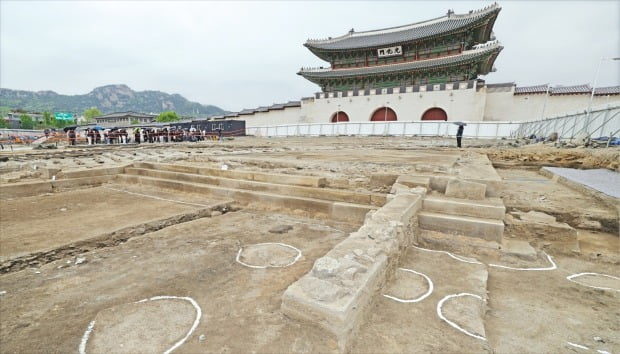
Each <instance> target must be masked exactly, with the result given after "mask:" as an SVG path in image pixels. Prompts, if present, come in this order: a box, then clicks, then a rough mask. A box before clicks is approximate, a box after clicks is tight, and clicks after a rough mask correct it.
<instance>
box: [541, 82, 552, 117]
mask: <svg viewBox="0 0 620 354" xmlns="http://www.w3.org/2000/svg"><path fill="white" fill-rule="evenodd" d="M550 88H551V85H550V84H547V92H546V93H545V102H543V108H542V112H540V119H541V120H542V119H544V118H545V108H547V99H548V98H549V89H550Z"/></svg>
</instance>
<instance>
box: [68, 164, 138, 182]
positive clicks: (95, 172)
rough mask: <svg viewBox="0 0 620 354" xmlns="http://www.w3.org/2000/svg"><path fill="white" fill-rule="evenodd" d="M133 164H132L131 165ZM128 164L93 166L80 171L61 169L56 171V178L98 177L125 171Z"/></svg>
mask: <svg viewBox="0 0 620 354" xmlns="http://www.w3.org/2000/svg"><path fill="white" fill-rule="evenodd" d="M129 166H131V165H129ZM125 167H127V166H120V167H105V168H92V169H88V170H78V171H59V172H57V173H56V179H68V178H84V177H98V176H105V175H116V174H120V173H123V171H124V170H125Z"/></svg>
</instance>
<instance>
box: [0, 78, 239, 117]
mask: <svg viewBox="0 0 620 354" xmlns="http://www.w3.org/2000/svg"><path fill="white" fill-rule="evenodd" d="M0 106H6V107H8V108H10V109H22V110H25V111H34V112H43V111H50V112H73V113H77V114H81V113H82V112H84V111H85V110H86V109H89V108H92V107H97V108H98V109H99V110H100V111H101V112H102V113H103V114H108V113H113V112H127V111H136V112H142V113H155V114H156V113H160V112H164V111H175V112H177V114H179V115H192V116H201V117H202V116H213V115H219V114H226V113H228V112H227V111H225V110H223V109H222V108H220V107H217V106H214V105H203V104H201V103H198V102H192V101H189V100H187V99H186V98H185V97H183V96H182V95H180V94H178V93H173V94H169V93H166V92H163V91H156V90H145V91H134V90H132V89H131V88H130V87H129V86H127V85H125V84H110V85H104V86H99V87H95V88H94V89H93V90H92V91H90V92H89V93H87V94H82V95H63V94H59V93H57V92H55V91H51V90H42V91H26V90H12V89H8V88H0Z"/></svg>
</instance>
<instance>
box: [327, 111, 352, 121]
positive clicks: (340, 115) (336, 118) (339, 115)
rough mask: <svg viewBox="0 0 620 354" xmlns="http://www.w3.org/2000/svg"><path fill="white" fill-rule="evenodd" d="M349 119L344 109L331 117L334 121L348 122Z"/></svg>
mask: <svg viewBox="0 0 620 354" xmlns="http://www.w3.org/2000/svg"><path fill="white" fill-rule="evenodd" d="M348 121H349V115H348V114H346V113H344V112H343V111H338V112H336V113H334V114H332V119H331V122H332V123H338V122H348Z"/></svg>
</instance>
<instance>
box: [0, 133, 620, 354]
mask: <svg viewBox="0 0 620 354" xmlns="http://www.w3.org/2000/svg"><path fill="white" fill-rule="evenodd" d="M468 143H469V144H468V145H469V146H470V147H468V148H467V149H466V150H458V149H455V148H452V147H450V145H452V144H453V142H452V141H450V140H442V139H419V138H394V137H390V138H383V137H372V138H356V137H338V138H317V139H312V138H292V139H255V138H243V139H235V140H230V141H225V142H224V143H223V144H214V143H199V144H179V145H176V146H163V145H152V146H149V145H145V146H139V147H134V146H128V147H95V148H85V147H78V148H71V149H58V150H50V151H19V152H13V153H10V152H3V153H1V154H0V157H6V158H7V161H4V162H0V184H2V185H10V184H11V183H15V182H25V181H38V180H43V179H44V177H43V174H42V173H41V170H42V169H45V168H59V169H62V170H65V171H70V170H78V169H89V168H96V167H101V166H107V167H109V166H121V165H125V164H128V163H131V162H133V161H140V162H165V163H177V162H179V163H183V164H194V165H199V166H209V167H221V166H222V165H223V164H226V165H227V167H228V168H230V169H243V170H255V171H263V172H272V173H284V174H298V175H309V176H322V177H325V178H326V179H327V182H328V185H329V186H330V187H331V188H343V189H351V190H363V191H379V192H383V193H386V192H387V191H388V190H386V189H385V188H379V187H377V186H376V185H373V183H372V176H373V174H396V175H400V174H408V173H414V172H416V171H418V172H419V171H428V170H432V171H434V172H435V173H439V174H448V173H450V169H449V168H446V166H451V165H454V164H455V163H456V162H457V161H459V159H461V158H462V156H463V154H465V153H482V154H487V156H488V157H489V159H490V160H491V161H492V162H493V164H494V165H495V166H496V168H497V169H496V171H497V173H498V175H499V177H500V178H501V179H502V188H501V192H500V196H501V198H502V200H503V201H504V203H505V206H506V210H507V212H508V213H510V212H515V211H521V212H527V211H538V212H544V213H546V214H549V215H552V216H554V217H556V218H557V219H558V221H560V222H565V223H567V224H569V225H570V226H572V227H573V228H575V229H576V230H577V232H578V242H579V246H580V250H581V252H580V253H578V254H571V253H558V252H556V253H554V252H553V247H551V248H549V247H546V246H545V244H544V242H536V240H531V235H520V234H509V233H508V234H506V235H505V237H509V238H514V239H520V240H528V241H530V243H531V244H532V245H533V246H535V247H536V248H537V251H538V257H537V259H535V260H531V259H519V260H516V261H515V262H516V266H518V267H523V268H532V267H547V266H548V261H547V259H546V258H545V255H544V253H543V251H545V250H546V251H547V252H548V254H549V255H550V256H551V257H552V259H553V261H555V263H556V264H557V269H553V270H541V271H521V270H510V269H503V268H498V267H493V266H490V265H489V264H507V263H502V261H503V260H502V259H497V258H493V257H491V256H489V255H488V254H483V253H480V254H477V253H475V252H474V253H468V254H461V255H462V256H466V257H472V258H475V259H477V260H478V261H479V262H480V264H469V263H463V262H460V261H458V260H455V259H454V258H451V257H448V256H447V255H446V254H443V253H432V252H426V251H422V250H419V249H415V248H409V249H408V250H407V251H406V252H405V253H404V254H403V255H402V257H401V259H400V263H399V267H403V268H408V269H412V270H416V271H418V272H421V273H424V274H425V275H427V276H428V277H429V278H431V279H433V282H434V291H433V292H432V293H431V294H430V295H429V296H428V297H427V298H425V299H424V300H422V301H420V302H417V303H399V302H396V301H394V300H391V299H389V298H387V297H384V296H381V295H382V294H377V296H376V297H375V300H374V302H373V304H372V309H371V311H370V314H369V316H368V318H367V319H366V322H365V324H364V325H363V326H362V328H361V329H360V331H359V333H358V335H357V336H356V338H355V339H354V341H353V343H352V346H351V351H352V352H363V353H379V352H380V353H388V352H389V353H409V352H467V353H470V352H471V353H474V352H475V353H484V352H497V353H524V352H527V353H541V352H546V353H557V352H566V353H595V352H596V351H597V350H600V351H606V352H609V353H617V352H620V336H619V335H618V333H620V321H618V319H619V318H620V292H619V291H617V290H601V289H595V288H592V287H587V286H584V285H581V284H578V283H576V282H572V281H569V280H567V279H566V277H567V276H569V275H571V274H576V273H584V272H593V273H601V274H607V275H612V276H615V277H620V273H619V272H618V269H619V268H618V265H620V242H619V237H618V236H619V235H618V211H617V210H613V209H612V208H610V207H608V206H606V205H605V204H603V203H601V202H600V201H598V200H597V199H595V198H593V197H591V196H588V195H585V194H583V193H580V192H578V191H575V190H573V189H571V188H568V187H565V186H563V185H560V184H557V183H554V182H552V181H551V180H550V179H549V178H547V177H544V176H542V175H540V174H538V173H537V169H538V168H539V167H540V166H561V167H575V166H579V167H580V168H585V167H594V168H609V169H612V170H617V169H618V161H617V156H618V152H619V150H618V149H617V148H614V149H556V148H553V147H550V146H538V147H534V146H525V147H522V148H510V147H508V146H507V145H506V144H505V142H502V141H500V142H495V143H494V144H495V145H494V146H493V147H489V146H487V145H489V143H487V142H484V143H478V145H479V146H480V147H471V146H472V145H474V144H473V143H474V142H468ZM466 146H467V145H466ZM614 156H615V158H616V159H615V160H614ZM227 202H231V201H224V200H212V199H208V198H204V196H199V195H193V194H185V193H178V192H174V191H167V190H161V189H155V188H146V187H143V186H136V185H131V186H129V185H112V184H108V185H104V186H102V187H96V188H88V189H78V190H72V191H66V192H62V193H53V194H50V195H43V196H37V197H27V198H17V199H13V200H6V199H5V200H1V201H0V223H1V224H0V226H1V227H0V263H2V262H5V261H7V259H11V258H14V257H21V256H24V255H28V254H36V253H37V252H43V251H47V252H50V251H51V252H54V250H60V249H73V248H75V247H77V246H75V244H78V243H80V242H84V241H87V240H89V239H91V238H92V237H102V235H104V236H105V235H108V236H105V237H112V238H113V237H114V236H113V234H114V232H115V231H118V230H120V229H123V230H125V233H126V235H125V236H124V237H123V238H119V239H117V242H101V239H99V240H98V242H95V243H93V244H91V245H89V246H88V247H87V248H79V249H77V251H79V252H77V251H76V252H68V253H62V252H60V251H58V255H57V256H56V257H51V258H49V259H47V260H46V261H44V262H41V263H37V262H33V263H32V264H30V265H28V266H26V267H25V268H24V269H22V270H19V271H9V272H8V273H5V274H1V275H0V319H1V321H0V352H2V353H5V352H6V353H13V352H24V353H34V352H36V353H39V352H63V353H64V352H76V351H78V348H79V347H80V344H81V343H83V342H84V335H85V332H87V328H88V327H89V324H90V323H91V321H93V320H96V321H95V324H94V330H93V331H92V335H91V337H90V340H88V341H87V342H85V343H84V349H85V351H86V352H89V353H91V352H132V351H134V350H135V348H142V350H144V351H149V352H151V351H153V350H154V348H155V349H157V350H158V351H164V350H165V349H166V348H169V347H170V346H171V345H172V344H173V343H172V342H171V341H172V339H171V338H172V337H175V336H176V337H175V338H177V337H178V336H180V335H182V334H183V333H184V332H185V330H183V331H180V332H173V334H170V336H169V337H170V338H168V337H166V335H165V334H166V333H167V331H166V328H172V327H174V328H175V329H178V328H179V326H181V327H182V328H190V327H191V326H192V323H193V321H194V317H195V316H194V310H193V307H192V306H190V305H189V303H188V302H185V303H183V302H182V303H181V304H182V305H179V303H177V302H178V301H179V300H178V299H177V300H174V299H169V300H161V301H162V302H161V303H155V302H149V301H146V302H141V303H137V304H135V303H136V302H137V301H140V300H144V299H147V300H148V299H151V298H153V297H157V296H176V297H184V298H191V299H192V300H194V301H195V302H196V304H197V305H198V306H199V307H200V310H201V314H202V316H201V318H200V320H199V322H198V323H197V326H196V328H195V329H194V330H193V331H192V333H191V334H190V335H189V337H188V338H187V340H186V341H185V342H184V343H183V344H182V345H180V346H179V347H178V348H177V349H175V352H178V353H197V352H209V353H247V352H257V353H275V352H294V353H319V352H335V351H337V350H338V349H337V345H336V343H335V342H334V341H331V340H328V339H326V336H325V333H324V332H323V331H322V330H320V329H319V328H317V327H315V326H314V325H311V324H308V323H302V322H299V321H295V320H292V319H289V318H287V317H286V316H284V315H283V314H282V313H281V312H280V302H281V296H282V294H283V292H284V291H285V290H286V288H287V287H288V286H289V285H290V284H292V283H293V282H295V281H296V280H297V279H299V278H300V277H301V276H302V275H304V274H305V273H307V272H308V271H310V269H311V268H312V265H313V263H314V261H315V260H316V259H317V258H319V257H321V256H323V255H324V254H325V253H327V252H328V251H329V250H330V249H331V248H333V247H334V245H336V244H337V243H338V242H340V241H341V240H343V239H344V238H345V237H346V236H347V235H348V234H349V233H350V232H353V231H355V230H357V228H358V227H359V226H360V225H357V224H354V223H343V222H336V221H333V220H328V219H317V218H308V217H305V216H302V215H295V214H294V213H289V214H283V213H276V212H270V211H268V210H267V209H268V208H266V209H265V210H257V209H248V208H240V209H239V208H228V209H226V208H224V209H222V208H220V209H219V210H220V211H217V212H215V213H208V214H197V212H198V211H200V210H203V209H204V208H208V207H212V206H214V205H221V204H222V203H227ZM63 209H64V210H63ZM187 214H192V215H194V217H192V218H189V219H188V218H183V217H182V216H183V215H187ZM164 219H165V220H169V219H170V220H172V221H171V222H169V223H165V224H162V222H161V220H164ZM112 220H113V221H112ZM152 223H157V225H156V226H157V227H153V228H150V227H149V226H148V225H150V224H152ZM597 223H598V224H597ZM262 243H269V244H271V245H259V246H253V245H257V244H262ZM276 243H282V244H286V245H290V246H292V247H295V248H296V249H299V250H300V251H301V257H300V258H299V259H297V260H295V252H294V251H291V250H292V249H291V248H286V249H284V248H282V247H284V246H278V245H274V244H276ZM72 245H73V246H72ZM270 247H275V248H270ZM277 247H280V248H277ZM240 249H242V252H239V250H240ZM243 250H245V251H243ZM237 260H240V261H241V262H245V263H247V264H250V265H257V264H258V265H260V266H265V267H266V268H256V267H254V268H253V267H248V266H245V265H243V264H242V263H240V262H237ZM291 262H293V264H291V265H288V264H290V263H291ZM515 262H512V263H511V264H510V265H511V266H513V267H514V266H515ZM261 263H264V264H261ZM480 271H482V272H485V271H486V272H488V280H487V281H486V283H484V285H482V283H480V282H478V280H476V279H478V278H476V277H472V274H474V273H475V272H480ZM476 274H478V273H476ZM411 279H414V280H411ZM415 279H417V280H415ZM418 280H419V277H418V278H415V277H413V278H410V277H408V275H405V276H402V275H401V276H394V277H392V278H391V279H390V280H389V281H388V284H387V285H386V287H385V289H384V290H385V292H386V293H387V292H389V291H392V292H396V293H399V292H400V293H402V294H405V295H407V294H409V295H411V296H412V297H413V296H417V295H419V294H421V293H424V291H425V290H424V289H423V285H420V284H423V283H424V282H420V281H418ZM402 282H404V283H402ZM582 283H584V284H590V285H592V284H593V285H596V286H599V287H601V286H603V287H610V288H614V289H620V281H617V280H615V279H612V278H605V279H601V278H592V279H586V278H584V279H583V280H582ZM421 287H422V288H421ZM462 292H471V293H474V294H478V295H480V296H481V297H485V298H487V299H488V300H487V302H486V303H484V307H483V308H484V312H483V314H482V315H481V318H482V321H483V324H484V330H485V336H486V338H487V340H486V341H482V340H480V339H476V338H473V337H470V336H467V335H465V334H464V333H462V332H460V331H459V330H457V329H455V328H453V327H451V326H449V325H448V324H447V323H446V322H445V321H442V320H441V319H440V318H439V317H438V315H437V305H438V303H439V301H440V300H441V299H442V298H444V297H445V296H447V295H450V294H456V293H462ZM164 301H168V303H170V306H164V305H162V304H165V302H164ZM174 301H177V302H175V303H174V305H172V303H171V302H174ZM171 309H175V310H174V311H173V310H171ZM454 311H457V310H454ZM457 312H458V311H457ZM167 318H168V319H169V320H167ZM97 324H99V327H98V325H97ZM466 325H468V326H470V327H472V328H476V327H477V326H480V324H476V323H468V324H466ZM135 327H140V328H142V332H140V328H135ZM134 332H135V335H136V337H135V338H133V339H132V338H129V337H127V338H125V337H124V336H121V335H120V334H121V333H134ZM106 336H108V337H106ZM107 338H110V340H107ZM136 338H138V339H136ZM136 341H137V342H136ZM145 341H148V342H149V343H151V341H153V343H151V344H152V346H146V345H145V346H140V343H142V342H145ZM569 343H573V344H577V345H580V346H582V347H587V348H588V349H587V350H586V349H583V348H580V347H577V346H573V345H571V344H569Z"/></svg>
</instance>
